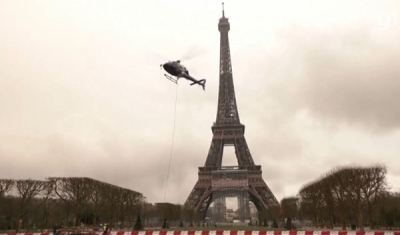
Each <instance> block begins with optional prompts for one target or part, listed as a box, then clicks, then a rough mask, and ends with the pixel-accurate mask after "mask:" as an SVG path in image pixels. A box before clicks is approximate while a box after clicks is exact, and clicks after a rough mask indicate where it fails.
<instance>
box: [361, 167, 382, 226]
mask: <svg viewBox="0 0 400 235" xmlns="http://www.w3.org/2000/svg"><path fill="white" fill-rule="evenodd" d="M386 173H387V169H386V167H385V166H383V165H377V166H374V167H370V168H369V169H368V170H367V171H365V172H364V175H363V178H364V182H365V184H364V187H362V188H361V193H362V195H363V197H364V202H365V204H366V208H367V214H368V217H369V222H370V224H371V227H372V228H374V222H375V218H374V213H373V209H374V207H375V206H376V205H377V202H378V200H379V199H380V198H382V197H383V196H384V194H385V192H386V189H387V184H386Z"/></svg>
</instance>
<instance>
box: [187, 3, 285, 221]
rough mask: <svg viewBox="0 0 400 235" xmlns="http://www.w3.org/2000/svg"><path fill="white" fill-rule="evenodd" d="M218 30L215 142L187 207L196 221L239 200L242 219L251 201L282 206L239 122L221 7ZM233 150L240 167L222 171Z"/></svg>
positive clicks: (261, 206)
mask: <svg viewBox="0 0 400 235" xmlns="http://www.w3.org/2000/svg"><path fill="white" fill-rule="evenodd" d="M218 29H219V32H220V34H221V41H220V70H219V94H218V111H217V118H216V122H214V124H213V126H212V128H211V129H212V132H213V138H212V141H211V146H210V149H209V152H208V156H207V160H206V162H205V165H204V166H203V167H199V171H198V177H199V178H198V181H197V183H196V184H195V186H194V188H193V190H192V191H191V193H190V194H189V197H188V198H187V200H186V202H185V204H184V207H185V208H187V209H191V210H192V211H194V213H195V215H196V218H197V220H203V219H204V218H205V216H206V213H207V210H208V208H209V206H210V204H211V203H212V202H213V201H218V202H221V199H223V200H225V197H231V196H236V197H238V199H239V200H238V201H239V203H238V204H239V208H238V210H239V217H240V220H242V221H244V220H245V219H248V218H249V217H250V213H249V201H251V202H252V203H253V204H254V205H255V207H256V208H257V210H258V211H259V212H261V211H265V210H267V209H268V208H271V207H275V206H279V202H278V200H277V199H276V198H275V196H274V195H273V193H272V192H271V190H270V189H269V187H268V185H267V184H266V183H265V181H264V180H263V178H262V170H261V166H260V165H255V164H254V161H253V157H252V155H251V153H250V150H249V147H248V145H247V142H246V139H245V137H244V131H245V126H244V125H243V124H241V122H240V119H239V113H238V108H237V104H236V97H235V89H234V85H233V77H232V63H231V55H230V49H229V37H228V32H229V30H230V24H229V21H228V18H226V17H225V12H224V8H223V3H222V18H220V19H219V24H218ZM232 145H233V146H234V148H235V154H236V157H237V160H238V166H233V167H223V166H222V155H223V149H224V146H232Z"/></svg>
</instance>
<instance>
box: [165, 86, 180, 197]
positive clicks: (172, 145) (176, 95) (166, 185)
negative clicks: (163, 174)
mask: <svg viewBox="0 0 400 235" xmlns="http://www.w3.org/2000/svg"><path fill="white" fill-rule="evenodd" d="M176 84H177V86H176V94H175V108H174V121H173V122H174V125H173V128H172V143H171V150H170V154H169V161H168V170H167V178H166V182H165V189H164V203H165V198H166V196H167V188H168V179H169V172H170V170H171V162H172V153H173V151H174V140H175V126H176V106H177V103H178V83H176Z"/></svg>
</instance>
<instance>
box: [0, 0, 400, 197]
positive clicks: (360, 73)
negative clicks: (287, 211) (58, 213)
mask: <svg viewBox="0 0 400 235" xmlns="http://www.w3.org/2000/svg"><path fill="white" fill-rule="evenodd" d="M399 9H400V1H397V0H383V1H377V0H370V1H367V0H351V1H348V0H347V1H344V0H343V1H333V0H332V1H328V0H324V1H323V0H315V1H311V0H302V1H299V0H290V1H289V0H285V1H284V0H279V1H278V0H260V1H246V3H245V2H244V1H233V0H227V1H225V14H226V16H227V17H229V21H230V24H231V31H230V33H229V39H230V47H231V55H232V63H233V78H234V83H235V90H236V98H237V102H238V108H239V114H240V118H241V122H242V123H243V124H244V125H246V133H245V137H246V139H247V142H248V145H249V147H250V151H251V153H252V155H253V158H254V160H255V162H256V164H260V165H262V169H263V177H264V180H265V181H266V183H267V184H268V185H269V187H270V188H271V190H272V192H273V193H274V194H275V196H276V197H277V198H278V200H281V199H282V198H283V197H286V196H292V195H295V194H297V192H298V191H299V189H300V187H301V186H302V185H304V184H305V183H307V182H309V181H312V180H314V179H316V178H317V177H319V176H320V175H321V174H323V173H324V172H326V171H328V170H330V169H332V168H334V167H337V166H340V165H346V164H361V165H368V164H374V163H383V164H386V166H387V167H388V182H389V184H390V185H391V187H392V190H400V187H399V186H400V168H399V167H398V163H397V162H398V160H397V159H398V158H399V156H398V155H399V154H400V144H399V142H400V131H399V129H400V105H399V104H398V103H399V100H400V67H399V62H400V59H399V58H400V43H399V38H400V10H399ZM220 17H221V2H220V1H211V0H208V1H194V0H190V1H188V0H185V1H183V0H182V1H170V0H168V1H167V0H165V1H161V0H160V1H148V0H147V1H145V0H142V1H135V0H127V1H100V0H93V1H89V0H85V1H57V0H56V1H41V0H35V1H17V0H2V1H0V84H1V86H0V178H16V179H17V178H18V179H19V178H34V179H44V178H45V177H49V176H86V177H91V178H95V179H98V180H102V181H106V182H109V183H113V184H116V185H119V186H122V187H127V188H130V189H133V190H137V191H140V192H142V193H144V195H145V196H147V198H148V201H150V202H162V201H163V200H164V187H165V184H166V175H167V169H168V161H169V154H170V148H171V143H172V132H173V124H174V104H175V94H176V89H178V100H177V115H176V129H175V139H174V151H173V156H172V163H171V171H170V177H169V183H168V188H167V189H168V190H167V196H166V200H167V201H169V202H173V203H181V204H183V203H184V201H185V200H186V198H187V197H188V195H189V193H190V191H191V190H192V188H193V186H194V184H195V183H196V180H197V178H198V176H197V167H199V166H202V165H204V163H205V160H206V156H207V153H208V150H209V147H210V143H211V139H212V132H211V126H212V123H213V122H214V121H215V118H216V111H217V98H218V97H217V93H218V82H219V80H218V79H219V77H218V68H219V47H220V45H219V42H220V35H219V32H218V27H217V25H218V20H219V18H220ZM176 59H182V63H184V65H186V67H187V68H188V69H189V71H190V73H191V74H192V75H193V76H195V77H196V78H198V79H201V78H205V79H207V87H206V91H205V92H204V91H203V90H202V89H201V88H200V87H198V86H189V82H188V81H185V80H181V81H179V85H178V86H176V85H175V84H173V83H171V82H169V81H168V80H167V79H165V78H164V76H163V71H161V70H160V68H159V65H160V64H161V63H164V62H165V61H167V60H176ZM185 59H186V60H185ZM224 157H225V158H224V162H223V163H224V164H225V165H232V164H236V160H235V156H234V151H233V149H230V148H228V149H226V150H225V154H224Z"/></svg>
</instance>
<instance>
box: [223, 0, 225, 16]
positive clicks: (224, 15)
mask: <svg viewBox="0 0 400 235" xmlns="http://www.w3.org/2000/svg"><path fill="white" fill-rule="evenodd" d="M222 17H225V11H224V2H222Z"/></svg>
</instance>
